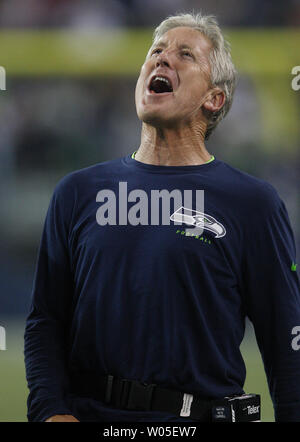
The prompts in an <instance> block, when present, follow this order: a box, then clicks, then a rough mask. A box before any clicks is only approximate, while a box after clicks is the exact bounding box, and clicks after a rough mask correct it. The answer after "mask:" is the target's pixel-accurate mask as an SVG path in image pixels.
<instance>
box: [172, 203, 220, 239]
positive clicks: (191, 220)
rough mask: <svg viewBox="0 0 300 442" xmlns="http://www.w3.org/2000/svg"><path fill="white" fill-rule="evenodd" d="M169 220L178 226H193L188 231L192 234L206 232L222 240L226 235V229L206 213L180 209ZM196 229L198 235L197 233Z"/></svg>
mask: <svg viewBox="0 0 300 442" xmlns="http://www.w3.org/2000/svg"><path fill="white" fill-rule="evenodd" d="M170 220H171V221H174V222H175V223H179V224H182V223H184V224H187V225H190V226H193V228H192V229H189V231H190V233H192V234H195V235H197V234H199V233H201V232H202V231H203V230H208V231H210V232H212V233H214V234H215V238H222V237H223V236H225V235H226V229H225V227H224V226H223V224H221V223H220V222H219V221H217V220H216V219H215V218H214V217H213V216H211V215H207V214H206V213H203V212H199V211H197V210H193V209H188V208H186V207H180V208H179V209H177V210H176V211H175V212H174V213H173V214H172V215H171V216H170ZM197 229H198V233H197Z"/></svg>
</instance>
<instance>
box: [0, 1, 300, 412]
mask: <svg viewBox="0 0 300 442" xmlns="http://www.w3.org/2000/svg"><path fill="white" fill-rule="evenodd" d="M191 10H194V11H199V10H201V11H202V12H204V13H209V14H215V15H216V16H217V18H218V20H219V23H220V24H221V26H222V27H223V29H224V31H225V34H226V36H227V37H228V39H229V40H230V42H231V45H232V53H233V59H234V61H235V63H236V66H237V68H238V70H239V72H240V76H239V82H238V87H237V91H236V95H235V99H234V103H233V107H232V110H231V111H230V113H229V115H228V116H227V118H226V119H225V120H224V122H222V123H221V124H220V125H219V127H218V129H217V130H216V132H215V133H214V134H213V135H212V137H211V139H210V140H209V142H208V150H209V151H210V152H211V153H213V154H214V155H215V156H217V157H218V158H219V159H221V160H224V161H226V162H228V163H230V164H232V165H233V166H235V167H238V168H241V169H243V170H244V171H246V172H248V173H251V174H254V175H256V176H258V177H261V178H263V179H266V180H267V181H269V182H270V183H271V184H273V185H274V186H275V188H276V189H277V190H278V192H279V194H280V196H281V197H282V199H283V200H284V201H285V204H286V207H287V209H288V212H289V214H290V219H291V223H292V227H293V230H294V233H295V238H296V245H297V250H298V255H299V250H300V226H299V222H297V220H298V219H299V215H300V213H299V211H300V204H299V170H300V153H299V152H300V150H299V147H300V146H299V144H300V137H299V131H300V125H299V116H300V115H299V114H300V91H298V92H296V91H294V90H293V89H292V87H291V81H292V78H293V77H292V75H291V70H292V67H293V66H297V65H300V55H299V47H300V31H299V23H300V2H299V0H286V1H285V2H282V1H281V0H276V1H275V0H273V1H267V0H264V1H263V0H227V1H218V0H198V1H196V0H193V1H185V0H151V1H139V0H111V1H101V0H97V1H96V0H95V1H92V0H90V1H89V0H27V1H26V2H22V1H20V0H19V1H18V0H2V1H0V66H3V67H4V68H5V70H6V90H5V91H0V183H1V185H0V210H1V216H0V232H1V247H0V326H2V327H5V329H6V348H7V349H6V351H0V421H26V398H27V393H28V392H27V387H26V380H25V371H24V362H23V333H24V324H25V318H26V314H27V311H28V308H29V302H30V292H31V286H32V281H33V276H34V267H35V262H36V254H37V249H38V245H39V240H40V235H41V230H42V226H43V221H44V217H45V213H46V210H47V206H48V203H49V199H50V197H51V194H52V191H53V188H54V186H55V184H56V183H57V181H58V180H59V179H60V178H61V177H62V176H64V175H65V174H67V173H68V172H71V171H73V170H75V169H80V168H83V167H86V166H89V165H91V164H94V163H97V162H101V161H105V160H109V159H113V158H117V157H119V156H122V155H125V154H128V153H131V152H133V151H134V150H135V149H136V148H137V147H138V145H139V140H140V139H139V136H140V127H141V126H140V122H139V121H138V119H137V117H136V114H135V104H134V88H135V82H136V79H137V76H138V72H139V68H140V66H141V64H142V63H143V60H144V56H145V53H146V51H147V49H148V47H149V45H150V40H151V33H152V30H153V28H154V26H156V25H157V24H158V23H159V22H160V21H161V20H162V19H163V18H165V17H166V16H167V15H170V14H173V13H175V12H178V11H179V12H182V11H191ZM241 348H242V352H243V355H244V357H245V362H246V366H247V379H246V385H245V389H246V390H247V391H248V392H256V393H261V395H262V403H263V407H262V418H263V421H273V420H274V417H273V409H272V405H271V401H270V397H269V393H268V387H267V383H266V378H265V374H264V370H263V364H262V361H261V358H260V354H259V351H258V349H257V345H256V342H255V338H254V333H253V329H252V326H251V324H249V323H248V324H247V331H246V335H245V339H244V341H243V343H242V347H241Z"/></svg>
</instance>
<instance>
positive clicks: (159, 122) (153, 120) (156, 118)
mask: <svg viewBox="0 0 300 442" xmlns="http://www.w3.org/2000/svg"><path fill="white" fill-rule="evenodd" d="M138 117H139V119H140V120H141V121H142V122H143V123H145V124H149V125H150V126H154V127H174V126H175V125H176V119H175V118H174V117H172V116H171V115H168V116H166V112H163V111H152V112H141V113H140V114H138Z"/></svg>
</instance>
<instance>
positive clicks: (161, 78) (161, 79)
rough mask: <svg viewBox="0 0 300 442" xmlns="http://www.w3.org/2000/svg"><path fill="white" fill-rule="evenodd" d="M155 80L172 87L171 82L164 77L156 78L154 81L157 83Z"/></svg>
mask: <svg viewBox="0 0 300 442" xmlns="http://www.w3.org/2000/svg"><path fill="white" fill-rule="evenodd" d="M155 80H160V81H164V82H165V83H167V85H168V86H171V85H170V82H169V80H168V79H167V78H164V77H155V78H154V81H155Z"/></svg>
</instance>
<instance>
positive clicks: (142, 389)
mask: <svg viewBox="0 0 300 442" xmlns="http://www.w3.org/2000/svg"><path fill="white" fill-rule="evenodd" d="M154 387H155V384H146V383H145V382H140V381H131V385H130V390H129V394H128V401H127V407H126V408H127V410H139V411H149V410H151V401H152V395H153V389H154Z"/></svg>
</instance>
